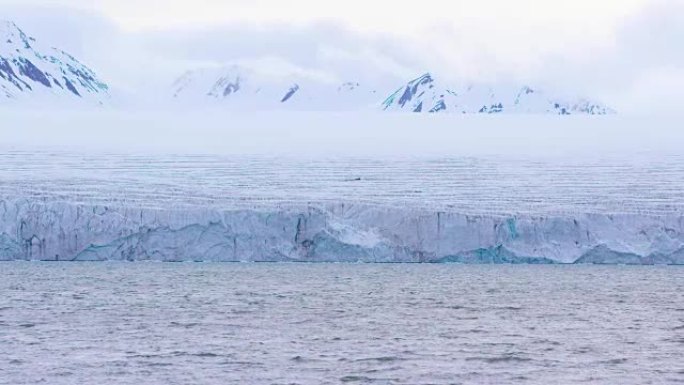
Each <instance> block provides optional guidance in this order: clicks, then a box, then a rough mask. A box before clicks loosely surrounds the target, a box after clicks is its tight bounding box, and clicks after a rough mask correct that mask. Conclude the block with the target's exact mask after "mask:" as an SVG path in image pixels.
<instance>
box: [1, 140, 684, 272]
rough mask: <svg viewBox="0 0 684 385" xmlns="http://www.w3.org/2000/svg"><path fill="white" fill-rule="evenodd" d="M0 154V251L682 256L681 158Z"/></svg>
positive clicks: (412, 259) (259, 256) (352, 257)
mask: <svg viewBox="0 0 684 385" xmlns="http://www.w3.org/2000/svg"><path fill="white" fill-rule="evenodd" d="M0 163H1V164H3V166H4V168H3V170H2V171H0V260H39V261H58V260H59V261H62V260H68V261H110V260H114V261H177V262H180V261H231V262H238V261H244V262H262V261H272V262H278V261H287V262H385V263H393V262H407V263H528V264H542V263H544V264H546V263H563V264H570V263H593V264H604V263H611V264H684V199H682V192H681V188H680V187H681V186H680V182H679V181H681V175H684V162H682V159H681V156H672V157H664V156H661V157H657V158H651V157H645V159H639V158H638V157H637V156H632V157H631V158H625V157H622V156H619V157H616V158H601V159H598V160H597V159H590V158H588V157H582V158H572V159H569V160H567V159H566V160H559V159H545V158H528V157H525V158H523V159H516V158H515V157H512V156H507V157H504V158H501V159H497V158H491V157H486V158H476V157H446V158H420V157H417V158H412V157H406V158H351V157H342V158H327V159H325V158H318V159H307V158H297V157H294V158H293V157H288V156H275V157H269V156H265V155H249V156H248V155H239V156H227V155H199V154H194V155H192V154H189V155H179V154H144V155H142V154H117V153H111V152H102V153H73V152H58V151H51V152H41V151H38V150H36V151H12V150H6V151H3V152H2V153H0ZM625 175H629V176H630V177H629V178H628V179H626V178H625Z"/></svg>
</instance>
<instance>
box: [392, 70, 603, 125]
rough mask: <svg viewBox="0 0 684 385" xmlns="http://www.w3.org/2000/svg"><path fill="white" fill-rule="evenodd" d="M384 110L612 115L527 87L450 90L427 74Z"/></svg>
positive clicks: (396, 94)
mask: <svg viewBox="0 0 684 385" xmlns="http://www.w3.org/2000/svg"><path fill="white" fill-rule="evenodd" d="M382 108H383V109H384V110H403V111H412V112H431V113H434V112H455V113H463V114H467V113H481V114H482V113H483V114H497V113H529V114H558V115H571V114H589V115H606V114H610V113H613V111H612V110H611V109H610V108H608V107H606V106H603V105H601V104H599V103H596V102H592V101H589V100H587V99H580V98H577V99H574V100H573V99H570V100H568V99H564V98H560V97H557V96H553V95H549V94H546V93H544V92H543V91H540V90H537V89H533V88H531V87H529V86H522V87H510V86H496V87H495V86H487V85H468V86H465V87H449V86H445V85H444V84H440V83H438V82H437V81H435V79H434V78H433V76H432V75H431V74H429V73H426V74H424V75H422V76H420V77H418V78H416V79H413V80H411V81H410V82H408V83H407V84H406V85H405V86H402V87H401V88H399V89H397V90H396V91H395V92H394V93H392V94H391V95H390V96H389V97H388V98H387V99H386V100H385V101H384V102H383V103H382Z"/></svg>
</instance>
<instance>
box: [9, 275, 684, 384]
mask: <svg viewBox="0 0 684 385" xmlns="http://www.w3.org/2000/svg"><path fill="white" fill-rule="evenodd" d="M0 293H1V295H0V384H12V385H19V384H51V385H53V384H69V385H71V384H135V385H140V384H146V385H148V384H160V385H161V384H164V385H168V384H341V383H344V384H460V383H462V384H527V383H529V384H576V383H591V384H649V383H652V384H663V383H684V269H682V268H677V267H653V266H650V267H642V266H463V265H446V266H445V265H438V266H433V265H362V264H320V265H309V264H155V263H133V264H126V263H93V264H85V263H84V264H79V263H72V264H66V263H56V264H50V263H26V262H17V263H14V262H11V263H2V264H0Z"/></svg>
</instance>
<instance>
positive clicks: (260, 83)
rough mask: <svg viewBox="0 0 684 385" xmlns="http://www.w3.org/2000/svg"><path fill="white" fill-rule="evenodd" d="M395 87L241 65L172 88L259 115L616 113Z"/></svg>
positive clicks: (587, 105) (507, 93)
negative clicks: (263, 112) (300, 112)
mask: <svg viewBox="0 0 684 385" xmlns="http://www.w3.org/2000/svg"><path fill="white" fill-rule="evenodd" d="M391 87H392V86H389V87H388V86H387V84H382V85H381V84H362V83H360V82H356V81H351V82H349V81H347V82H342V83H340V82H335V81H331V80H328V79H321V78H315V77H306V76H304V75H302V74H288V75H285V76H274V75H272V74H265V73H260V72H258V71H254V70H251V69H247V68H245V67H242V66H230V67H225V68H219V69H204V70H197V71H190V72H187V73H186V74H185V75H183V76H182V77H181V78H180V79H178V80H177V81H176V83H175V84H174V91H173V96H174V98H176V99H178V100H182V101H183V103H184V104H187V103H193V104H199V105H206V104H208V103H218V104H221V105H223V106H225V107H227V108H235V109H241V110H244V109H252V110H254V109H256V110H272V109H285V110H313V111H318V110H327V111H349V110H384V111H408V112H426V113H428V112H430V113H434V112H451V113H488V114H491V113H528V114H559V115H570V114H590V115H605V114H610V113H613V111H612V110H611V109H610V108H608V107H606V106H603V105H601V104H599V103H596V102H592V101H589V100H587V99H581V98H576V99H572V98H571V99H565V98H561V97H557V96H553V95H549V94H546V93H544V92H542V91H540V90H537V89H533V88H531V87H528V86H521V87H511V86H501V85H496V86H486V85H469V86H466V87H461V88H459V87H446V86H444V85H441V84H438V83H437V82H436V81H435V80H434V78H433V76H432V75H430V74H429V73H428V74H424V75H422V76H420V77H418V78H416V79H413V80H411V81H409V82H408V83H407V84H405V85H402V86H401V87H400V88H399V89H396V91H394V92H393V93H391V94H390V96H389V97H386V95H388V94H389V93H390V92H391V91H388V89H390V90H391Z"/></svg>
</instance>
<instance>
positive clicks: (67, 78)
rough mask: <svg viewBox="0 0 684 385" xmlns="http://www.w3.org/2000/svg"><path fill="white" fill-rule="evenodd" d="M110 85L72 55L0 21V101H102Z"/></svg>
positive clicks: (12, 23)
mask: <svg viewBox="0 0 684 385" xmlns="http://www.w3.org/2000/svg"><path fill="white" fill-rule="evenodd" d="M108 91H109V87H108V86H107V84H105V83H104V82H103V81H101V80H99V79H98V77H97V75H96V74H95V72H93V71H92V70H91V69H90V68H88V67H87V66H85V65H83V64H81V63H80V62H79V61H78V60H77V59H76V58H74V57H73V56H72V55H70V54H68V53H66V52H64V51H62V50H60V49H57V48H53V47H50V46H42V45H41V44H40V42H38V41H36V39H34V38H33V37H31V36H29V35H27V34H26V33H25V32H24V31H23V30H21V28H19V27H18V26H17V25H16V24H15V23H14V22H12V21H0V101H2V100H3V99H35V98H37V97H48V98H52V99H54V98H58V99H62V98H64V99H67V98H68V99H72V100H91V101H95V102H96V103H99V104H101V103H102V101H103V100H105V99H108V98H109V94H108Z"/></svg>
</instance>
